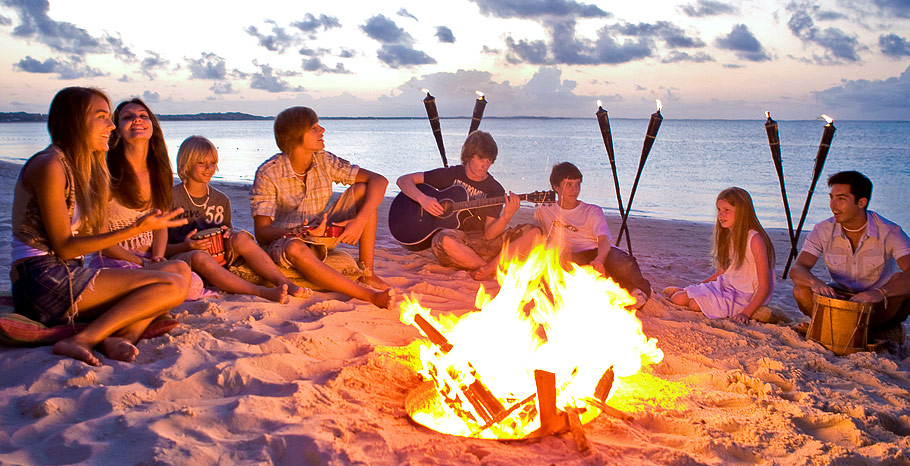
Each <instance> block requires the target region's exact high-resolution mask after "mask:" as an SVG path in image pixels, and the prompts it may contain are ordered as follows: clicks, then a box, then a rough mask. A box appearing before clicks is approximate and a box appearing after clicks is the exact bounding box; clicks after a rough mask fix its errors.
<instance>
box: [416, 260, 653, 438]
mask: <svg viewBox="0 0 910 466" xmlns="http://www.w3.org/2000/svg"><path fill="white" fill-rule="evenodd" d="M570 267H571V269H570V270H566V269H565V268H564V267H563V266H562V264H561V263H560V260H559V251H558V250H557V249H553V248H550V249H548V248H547V247H546V246H545V245H538V246H537V247H535V248H534V249H533V250H532V251H531V253H530V254H529V255H528V256H527V259H526V260H520V259H517V258H503V261H502V263H501V264H500V268H499V270H498V274H497V281H498V282H499V283H500V286H501V287H500V291H499V293H498V294H497V295H496V296H495V297H492V298H491V297H490V296H489V295H488V294H487V293H486V291H485V290H484V288H483V287H481V288H480V290H479V291H478V292H477V299H476V303H477V305H478V306H481V309H480V312H470V313H467V314H465V315H463V316H462V317H452V316H440V319H438V320H437V319H435V318H433V317H432V315H431V313H430V311H429V309H426V308H424V307H422V306H421V304H420V303H418V302H417V301H416V299H405V300H404V301H405V302H404V303H403V304H402V305H401V321H402V322H404V323H408V324H412V323H413V322H414V321H415V316H416V315H418V314H419V315H420V316H421V317H422V318H423V319H425V320H426V321H428V322H431V323H432V324H433V326H435V327H436V328H437V329H439V331H440V332H441V333H443V334H444V339H445V340H447V342H449V343H451V345H450V348H451V350H450V351H441V350H440V348H439V347H438V346H424V347H422V348H421V354H420V358H421V361H422V364H423V369H422V370H421V371H420V373H421V374H422V375H424V377H426V378H427V379H429V380H431V381H432V382H433V384H434V385H435V387H436V392H437V393H438V397H439V398H440V401H439V403H438V405H439V406H438V409H436V410H434V411H431V412H423V411H421V412H418V413H417V415H415V413H411V414H412V417H414V419H415V420H416V421H417V422H419V423H421V424H423V425H426V426H428V427H432V428H434V429H436V430H437V431H440V432H445V433H449V434H454V435H466V436H477V437H484V438H524V437H525V436H527V435H528V434H530V433H531V432H533V431H534V430H535V429H537V427H539V426H540V418H539V410H537V409H535V402H534V398H535V396H534V393H535V391H536V388H535V382H534V370H535V369H542V370H546V371H549V372H553V373H554V374H555V377H556V389H557V406H558V407H560V408H562V407H566V406H572V407H576V408H578V409H579V410H580V411H581V412H582V421H583V422H588V421H590V420H591V419H593V418H594V417H596V416H597V415H598V414H600V410H599V408H598V407H596V405H594V404H589V403H588V402H587V401H586V399H591V398H592V395H593V394H594V393H595V388H596V386H597V385H598V382H599V381H600V379H601V378H602V376H604V374H605V372H607V371H612V373H614V374H615V376H616V378H617V380H616V383H615V384H613V386H612V390H609V392H608V393H605V394H603V395H604V398H603V399H604V400H605V399H608V398H609V397H610V396H612V395H613V394H614V393H616V392H617V391H623V390H627V388H623V387H624V386H625V382H623V380H622V378H624V377H630V376H632V375H634V374H636V373H638V372H639V371H640V369H641V368H642V366H644V365H646V364H653V363H657V362H660V360H661V359H662V358H663V352H662V351H661V350H660V349H659V348H657V340H655V339H654V338H648V337H646V336H645V334H644V333H643V331H642V326H641V321H640V320H638V318H637V317H636V316H635V311H634V310H630V309H629V308H628V307H627V306H629V305H631V304H632V303H634V302H635V300H634V298H632V297H631V296H630V295H629V294H628V293H627V292H626V291H625V290H623V289H622V288H620V287H619V285H617V284H616V283H615V282H614V281H613V280H610V279H608V278H605V277H603V276H602V275H600V274H599V273H597V272H596V271H594V269H593V267H591V266H587V265H586V266H579V265H577V264H571V265H570ZM422 330H423V329H422ZM438 339H439V338H437V340H438ZM481 384H482V386H483V387H485V389H487V390H488V391H489V393H490V394H491V395H490V396H492V397H494V398H495V399H496V402H495V403H493V405H499V406H501V407H504V408H507V409H506V410H505V411H500V414H499V417H498V418H494V419H493V421H490V420H488V419H483V417H484V416H483V413H480V412H479V411H480V410H479V409H477V407H478V403H477V402H476V396H475V395H476V393H477V392H476V388H477V385H481ZM472 396H474V397H473V398H472ZM472 400H473V401H472ZM486 417H491V416H489V415H488V416H486Z"/></svg>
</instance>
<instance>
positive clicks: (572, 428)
mask: <svg viewBox="0 0 910 466" xmlns="http://www.w3.org/2000/svg"><path fill="white" fill-rule="evenodd" d="M566 417H567V418H568V420H569V432H571V433H572V438H573V439H574V440H575V446H576V447H578V451H580V452H581V453H588V452H590V451H591V446H590V445H588V438H587V437H586V436H585V428H584V426H583V425H582V424H581V416H580V415H579V412H578V408H576V407H574V406H566Z"/></svg>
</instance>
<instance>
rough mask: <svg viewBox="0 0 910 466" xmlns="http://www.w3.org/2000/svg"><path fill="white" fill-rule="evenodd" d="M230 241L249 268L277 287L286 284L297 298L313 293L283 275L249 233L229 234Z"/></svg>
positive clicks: (289, 291)
mask: <svg viewBox="0 0 910 466" xmlns="http://www.w3.org/2000/svg"><path fill="white" fill-rule="evenodd" d="M230 242H231V248H232V249H233V250H234V253H235V254H239V255H240V256H241V257H243V258H244V259H245V260H246V263H247V264H248V265H249V266H250V269H252V270H253V272H256V273H257V274H258V275H259V276H260V277H262V278H265V279H266V280H268V281H269V282H271V283H273V284H274V285H276V286H277V287H279V288H280V287H281V285H286V286H287V292H288V294H290V295H291V296H295V297H297V298H307V297H309V296H311V295H312V294H313V290H311V289H309V288H304V287H302V286H297V285H296V284H295V283H294V282H292V281H291V280H289V279H288V277H285V276H284V274H283V273H281V270H280V269H279V268H278V266H277V265H275V263H274V262H272V259H271V258H270V257H269V255H268V253H267V252H265V251H264V250H263V249H262V248H260V247H259V245H258V244H256V242H255V241H253V238H252V237H251V236H250V235H249V233H247V232H245V231H242V232H240V233H236V234H234V235H231V239H230ZM219 288H220V287H219Z"/></svg>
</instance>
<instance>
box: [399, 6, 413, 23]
mask: <svg viewBox="0 0 910 466" xmlns="http://www.w3.org/2000/svg"><path fill="white" fill-rule="evenodd" d="M395 14H396V15H398V16H401V17H403V18H411V19H413V20H414V21H418V20H417V17H416V16H414V15H412V14H411V13H410V12H408V10H405V9H404V8H400V9H399V10H398V12H397V13H395Z"/></svg>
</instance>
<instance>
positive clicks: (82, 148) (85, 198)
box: [47, 86, 111, 232]
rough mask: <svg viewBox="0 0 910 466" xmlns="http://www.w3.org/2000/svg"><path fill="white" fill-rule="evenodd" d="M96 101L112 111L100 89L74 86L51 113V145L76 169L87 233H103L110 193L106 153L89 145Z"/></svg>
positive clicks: (57, 99)
mask: <svg viewBox="0 0 910 466" xmlns="http://www.w3.org/2000/svg"><path fill="white" fill-rule="evenodd" d="M95 97H100V98H102V99H104V101H105V102H107V104H108V108H110V105H111V100H110V99H109V98H108V97H107V95H106V94H105V93H104V92H102V91H101V90H100V89H95V88H93V87H78V86H74V87H67V88H65V89H62V90H60V92H58V93H57V95H55V96H54V100H53V101H51V107H50V110H48V113H47V132H48V133H50V136H51V142H52V143H53V144H54V145H55V146H57V147H58V148H59V149H60V150H61V151H62V152H63V156H64V157H66V159H67V161H68V162H69V164H70V166H71V167H72V171H73V180H74V182H75V186H74V188H75V191H76V200H77V202H78V203H79V208H80V209H81V210H82V214H83V215H84V216H85V225H86V226H87V227H88V228H87V231H86V232H97V231H99V228H100V227H101V226H102V223H103V222H104V210H105V207H106V206H107V199H108V196H109V192H110V191H109V186H110V178H109V175H108V170H107V165H106V164H105V163H104V152H100V151H98V152H95V151H92V149H91V148H90V147H89V144H88V142H87V141H88V138H89V134H88V120H89V118H91V117H92V115H89V110H90V109H91V105H92V99H94V98H95Z"/></svg>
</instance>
